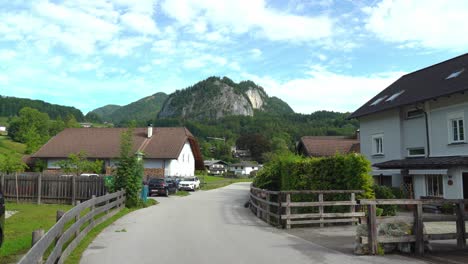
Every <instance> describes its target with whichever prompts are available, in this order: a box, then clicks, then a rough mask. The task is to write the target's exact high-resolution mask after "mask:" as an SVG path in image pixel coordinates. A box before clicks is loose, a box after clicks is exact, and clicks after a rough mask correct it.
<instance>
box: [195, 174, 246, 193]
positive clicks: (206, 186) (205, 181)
mask: <svg viewBox="0 0 468 264" xmlns="http://www.w3.org/2000/svg"><path fill="white" fill-rule="evenodd" d="M197 177H198V178H199V179H200V182H201V185H200V187H201V189H202V190H212V189H216V188H221V187H224V186H227V185H229V184H233V183H236V182H252V179H249V178H225V177H219V176H211V175H201V176H197Z"/></svg>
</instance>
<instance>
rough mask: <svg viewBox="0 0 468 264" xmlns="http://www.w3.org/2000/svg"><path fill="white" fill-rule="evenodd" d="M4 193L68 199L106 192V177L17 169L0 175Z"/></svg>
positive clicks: (42, 199)
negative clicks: (16, 172) (18, 171)
mask: <svg viewBox="0 0 468 264" xmlns="http://www.w3.org/2000/svg"><path fill="white" fill-rule="evenodd" d="M0 187H1V190H2V191H3V195H4V196H5V198H6V199H7V200H10V201H23V202H37V203H39V204H40V203H67V204H75V202H76V201H83V200H88V199H90V198H91V197H92V196H93V195H95V196H102V195H104V194H105V193H106V192H107V189H106V187H105V184H104V178H103V177H73V176H58V175H45V174H42V173H18V174H9V175H4V174H1V175H0Z"/></svg>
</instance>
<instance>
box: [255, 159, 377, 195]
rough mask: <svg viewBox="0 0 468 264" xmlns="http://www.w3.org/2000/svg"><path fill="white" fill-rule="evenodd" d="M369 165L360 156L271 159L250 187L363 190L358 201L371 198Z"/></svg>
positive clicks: (371, 181)
mask: <svg viewBox="0 0 468 264" xmlns="http://www.w3.org/2000/svg"><path fill="white" fill-rule="evenodd" d="M370 171H371V165H370V162H369V161H368V160H367V159H366V158H365V157H364V156H362V155H359V154H348V155H341V154H336V155H335V156H332V157H324V158H306V157H302V156H297V155H292V154H287V155H282V156H278V157H276V158H274V159H273V160H271V161H270V162H268V163H267V164H265V166H264V168H263V169H262V170H261V171H260V172H259V173H258V174H257V176H256V177H255V179H254V185H255V186H256V187H259V188H264V189H269V190H283V191H284V190H364V193H363V194H360V195H358V196H357V197H358V198H374V197H375V196H374V191H373V188H372V186H373V179H372V176H371V175H370V174H369V172H370Z"/></svg>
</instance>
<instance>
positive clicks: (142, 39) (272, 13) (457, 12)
mask: <svg viewBox="0 0 468 264" xmlns="http://www.w3.org/2000/svg"><path fill="white" fill-rule="evenodd" d="M466 14H468V1H466V0H450V1H443V0H442V1H441V0H382V1H380V0H373V1H352V0H308V1H299V0H289V1H288V0H277V1H267V0H233V1H231V0H223V1H219V0H138V1H136V0H65V1H51V0H49V1H42V0H35V1H30V0H24V1H23V0H0V95H3V96H15V97H23V98H32V99H40V100H44V101H47V102H50V103H55V104H61V105H69V106H74V107H76V108H78V109H80V110H82V111H83V113H85V114H86V113H87V112H88V111H91V110H93V109H95V108H98V107H101V106H104V105H107V104H118V105H125V104H128V103H130V102H133V101H136V100H138V99H140V98H142V97H145V96H149V95H152V94H154V93H157V92H165V93H171V92H174V91H175V90H178V89H183V88H186V87H188V86H190V85H193V84H195V83H196V82H198V81H201V80H203V79H206V78H207V77H210V76H220V77H222V76H227V77H229V78H231V79H232V80H234V81H236V82H239V81H242V80H252V81H254V82H255V83H257V84H259V85H260V86H262V87H263V88H264V89H265V91H266V92H267V93H268V94H269V95H270V96H277V97H279V98H281V99H283V100H284V101H285V102H287V103H288V104H289V105H290V106H291V107H292V108H293V109H294V110H295V111H296V112H299V113H305V114H309V113H311V112H314V111H317V110H332V111H341V112H344V111H349V112H352V111H354V110H356V109H357V108H358V107H360V106H361V105H362V104H364V103H365V102H367V101H368V100H369V99H371V98H372V97H373V96H374V95H376V94H377V93H378V92H380V91H381V90H383V89H384V88H386V87H387V86H388V85H390V84H391V83H392V82H394V81H395V80H396V79H398V78H399V77H400V76H401V75H403V74H406V73H409V72H412V71H415V70H418V69H421V68H424V67H427V66H430V65H432V64H435V63H438V62H441V61H444V60H446V59H450V58H452V57H455V56H458V55H461V54H464V53H466V52H467V50H468V27H466V25H465V24H466Z"/></svg>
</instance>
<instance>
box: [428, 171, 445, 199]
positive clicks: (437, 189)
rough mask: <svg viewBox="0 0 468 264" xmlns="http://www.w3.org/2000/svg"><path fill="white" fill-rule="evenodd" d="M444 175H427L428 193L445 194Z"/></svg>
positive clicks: (429, 194) (433, 194)
mask: <svg viewBox="0 0 468 264" xmlns="http://www.w3.org/2000/svg"><path fill="white" fill-rule="evenodd" d="M443 186H444V184H443V181H442V175H440V174H438V175H426V195H427V196H444V187H443Z"/></svg>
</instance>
